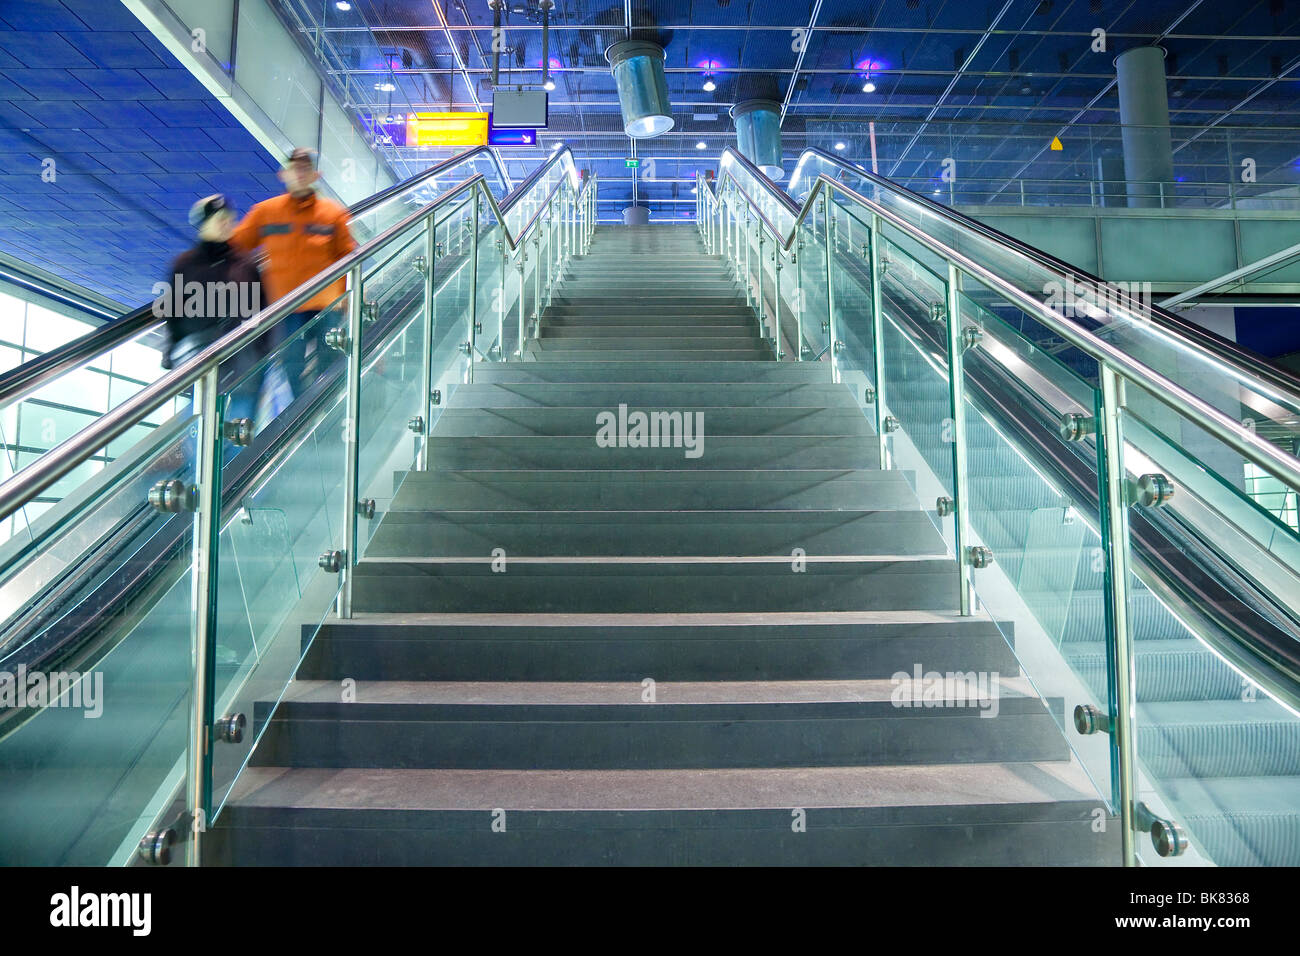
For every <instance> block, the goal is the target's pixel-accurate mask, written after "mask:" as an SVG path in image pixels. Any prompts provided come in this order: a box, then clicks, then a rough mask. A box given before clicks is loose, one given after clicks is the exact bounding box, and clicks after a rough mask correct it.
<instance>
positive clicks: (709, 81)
mask: <svg viewBox="0 0 1300 956" xmlns="http://www.w3.org/2000/svg"><path fill="white" fill-rule="evenodd" d="M717 88H718V84H717V83H714V82H713V77H711V76H706V77H705V78H704V92H705V93H712V92H713V91H714V90H716V89H717Z"/></svg>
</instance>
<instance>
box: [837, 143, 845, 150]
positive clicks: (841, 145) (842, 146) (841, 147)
mask: <svg viewBox="0 0 1300 956" xmlns="http://www.w3.org/2000/svg"><path fill="white" fill-rule="evenodd" d="M835 148H836V149H843V148H844V144H843V143H836V144H835Z"/></svg>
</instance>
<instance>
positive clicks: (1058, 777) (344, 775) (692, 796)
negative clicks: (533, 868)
mask: <svg viewBox="0 0 1300 956" xmlns="http://www.w3.org/2000/svg"><path fill="white" fill-rule="evenodd" d="M229 801H230V802H231V803H232V804H235V805H238V806H244V807H278V806H292V807H295V808H301V809H352V810H432V811H437V810H482V809H485V808H489V809H490V808H496V807H501V808H503V809H506V810H593V811H598V810H673V811H691V810H725V809H737V810H757V809H780V810H785V811H787V812H788V811H789V808H790V807H802V808H805V809H808V808H814V807H823V808H825V807H856V808H875V807H879V808H889V807H927V806H943V807H959V806H967V807H972V808H982V807H986V806H990V805H993V806H996V805H1008V804H1010V805H1016V804H1054V803H1065V802H1073V801H1081V802H1087V803H1096V804H1097V805H1101V801H1100V800H1099V799H1098V798H1097V796H1096V791H1095V789H1094V788H1093V786H1092V784H1091V782H1090V781H1089V780H1088V778H1087V775H1086V774H1084V773H1083V770H1082V768H1081V767H1079V765H1078V764H1077V763H1076V762H1075V761H1073V760H1070V761H1043V762H1024V763H1012V762H1004V763H963V764H921V765H906V764H893V765H877V766H863V767H807V768H805V767H799V768H785V767H777V768H759V769H711V770H422V769H415V770H391V769H291V768H285V767H249V768H248V769H247V770H245V771H244V772H243V773H242V774H241V775H240V777H239V779H238V781H237V782H236V784H235V787H234V789H233V790H232V792H231V795H230V797H229Z"/></svg>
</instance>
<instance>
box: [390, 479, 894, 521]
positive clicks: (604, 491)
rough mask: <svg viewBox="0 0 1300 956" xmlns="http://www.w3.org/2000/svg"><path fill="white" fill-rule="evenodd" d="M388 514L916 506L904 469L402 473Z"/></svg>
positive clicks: (788, 509) (862, 508)
mask: <svg viewBox="0 0 1300 956" xmlns="http://www.w3.org/2000/svg"><path fill="white" fill-rule="evenodd" d="M400 476H401V488H400V490H399V492H398V494H397V496H396V497H395V498H394V500H393V502H392V505H391V509H390V512H389V513H390V514H391V513H392V512H394V511H403V510H428V509H438V508H441V509H444V510H450V511H474V510H480V509H481V510H485V511H516V512H518V511H541V512H546V511H550V510H552V509H557V510H561V511H602V510H608V511H636V510H645V511H676V510H681V511H698V510H704V511H721V510H727V509H732V510H737V511H757V510H763V509H770V510H780V511H793V510H812V511H822V510H831V511H836V510H850V511H853V510H893V511H908V510H915V509H916V496H915V495H914V494H913V493H912V489H911V486H910V485H908V483H907V481H906V480H905V479H904V477H903V475H902V473H901V472H897V471H880V470H872V469H864V470H857V471H854V470H841V469H830V470H814V469H790V470H788V471H761V472H760V471H755V472H748V471H718V470H713V471H711V470H707V469H684V470H678V471H673V470H657V471H638V470H635V469H626V470H623V471H594V470H593V471H582V470H565V471H540V472H528V471H471V470H466V471H456V472H446V471H425V472H418V471H413V472H404V473H400Z"/></svg>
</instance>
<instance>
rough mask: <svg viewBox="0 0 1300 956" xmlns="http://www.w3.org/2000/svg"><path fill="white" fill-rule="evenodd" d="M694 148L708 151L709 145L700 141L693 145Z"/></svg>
mask: <svg viewBox="0 0 1300 956" xmlns="http://www.w3.org/2000/svg"><path fill="white" fill-rule="evenodd" d="M695 148H696V149H708V148H709V144H708V143H706V142H704V140H700V141H699V142H698V143H696V144H695Z"/></svg>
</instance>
